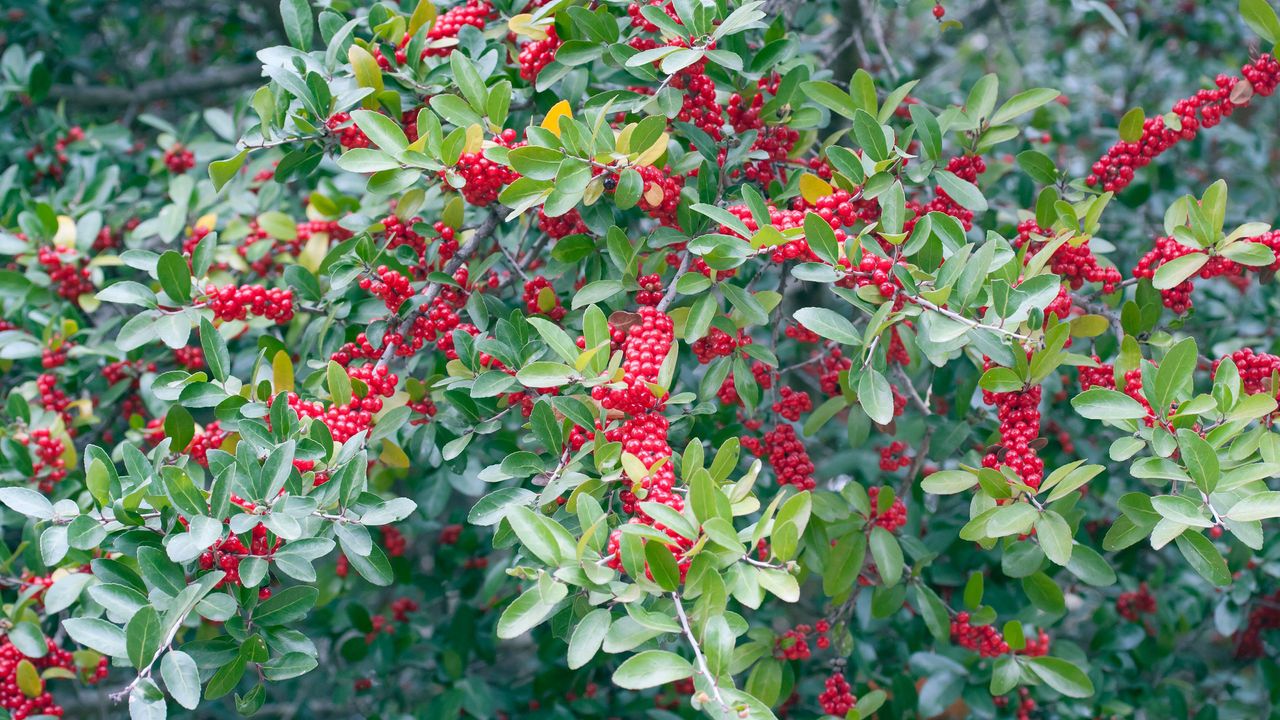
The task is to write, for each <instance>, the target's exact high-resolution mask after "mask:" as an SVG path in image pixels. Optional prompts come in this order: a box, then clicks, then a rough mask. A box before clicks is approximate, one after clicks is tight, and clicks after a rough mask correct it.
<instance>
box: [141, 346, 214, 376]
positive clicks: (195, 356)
mask: <svg viewBox="0 0 1280 720" xmlns="http://www.w3.org/2000/svg"><path fill="white" fill-rule="evenodd" d="M173 361H174V362H175V363H176V364H178V365H180V366H181V367H184V368H186V369H188V370H191V371H192V372H195V371H196V370H200V369H201V368H203V367H204V350H202V349H201V348H200V347H199V346H190V347H180V348H174V350H173ZM152 370H153V371H154V370H155V368H154V367H153V368H152Z"/></svg>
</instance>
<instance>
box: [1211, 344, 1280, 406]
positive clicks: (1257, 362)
mask: <svg viewBox="0 0 1280 720" xmlns="http://www.w3.org/2000/svg"><path fill="white" fill-rule="evenodd" d="M1231 361H1232V362H1234V363H1235V365H1236V370H1237V371H1238V372H1239V373H1240V385H1241V387H1243V388H1244V391H1245V393H1246V394H1249V395H1257V394H1258V393H1266V394H1268V395H1271V396H1273V397H1280V389H1278V388H1280V357H1277V356H1275V355H1272V354H1270V353H1255V352H1254V351H1253V350H1251V349H1249V348H1244V349H1243V350H1237V351H1235V352H1233V353H1231ZM1221 364H1222V360H1215V361H1214V362H1213V375H1214V376H1215V377H1216V376H1217V374H1218V366H1219V365H1221Z"/></svg>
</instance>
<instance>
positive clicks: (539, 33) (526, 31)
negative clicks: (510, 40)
mask: <svg viewBox="0 0 1280 720" xmlns="http://www.w3.org/2000/svg"><path fill="white" fill-rule="evenodd" d="M546 19H547V20H550V19H551V18H546ZM531 20H533V15H531V14H529V13H520V14H519V15H514V16H512V18H511V19H510V20H508V21H507V29H508V30H510V31H511V32H512V33H514V34H516V35H520V36H523V37H527V38H529V39H530V40H546V39H547V31H546V28H545V27H544V24H545V23H543V22H539V23H533V22H530V21H531Z"/></svg>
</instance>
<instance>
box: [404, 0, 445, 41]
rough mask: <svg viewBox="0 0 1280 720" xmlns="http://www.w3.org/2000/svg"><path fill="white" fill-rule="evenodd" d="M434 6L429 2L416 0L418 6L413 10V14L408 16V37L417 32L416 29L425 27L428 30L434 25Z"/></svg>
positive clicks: (429, 0) (428, 0) (427, 0)
mask: <svg viewBox="0 0 1280 720" xmlns="http://www.w3.org/2000/svg"><path fill="white" fill-rule="evenodd" d="M437 14H438V13H437V12H436V6H435V3H433V2H431V0H418V6H417V7H415V8H414V9H413V14H412V15H410V16H409V27H408V32H409V34H410V35H413V34H414V33H416V32H418V28H420V27H422V26H423V25H426V26H427V27H428V28H430V27H431V26H432V25H435V24H436V15H437Z"/></svg>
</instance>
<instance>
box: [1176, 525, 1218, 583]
mask: <svg viewBox="0 0 1280 720" xmlns="http://www.w3.org/2000/svg"><path fill="white" fill-rule="evenodd" d="M1174 542H1176V543H1177V544H1178V550H1179V551H1181V552H1182V557H1184V558H1186V559H1187V562H1188V563H1190V564H1191V567H1192V569H1194V570H1195V571H1196V572H1197V573H1199V574H1200V577H1202V578H1204V579H1205V580H1208V581H1209V582H1211V583H1213V584H1214V585H1230V584H1231V570H1230V568H1228V567H1227V561H1226V560H1225V559H1224V558H1223V557H1222V553H1220V552H1218V548H1216V547H1214V545H1213V541H1212V540H1210V539H1209V538H1207V537H1205V536H1204V535H1201V534H1200V533H1198V532H1195V531H1192V530H1188V531H1186V532H1184V533H1182V534H1181V535H1179V536H1178V537H1176V538H1174Z"/></svg>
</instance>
